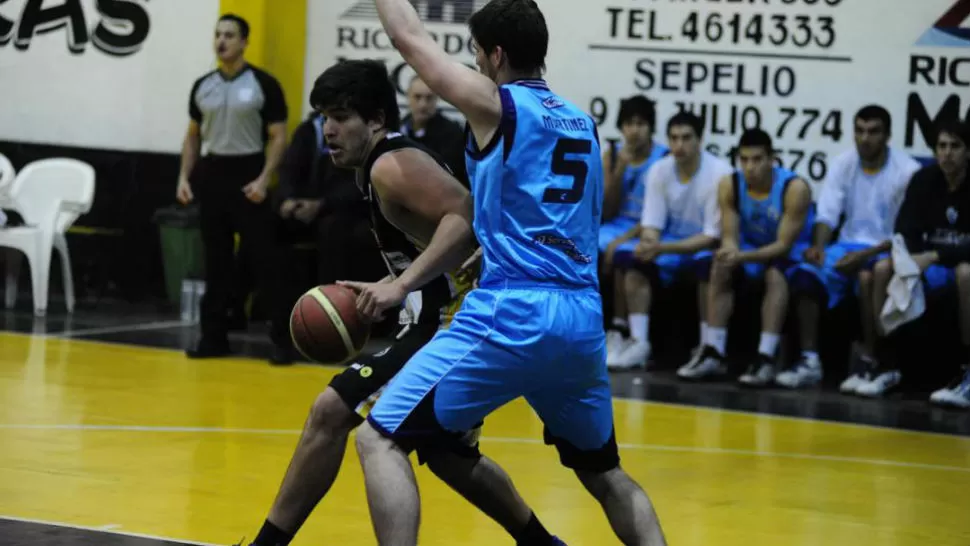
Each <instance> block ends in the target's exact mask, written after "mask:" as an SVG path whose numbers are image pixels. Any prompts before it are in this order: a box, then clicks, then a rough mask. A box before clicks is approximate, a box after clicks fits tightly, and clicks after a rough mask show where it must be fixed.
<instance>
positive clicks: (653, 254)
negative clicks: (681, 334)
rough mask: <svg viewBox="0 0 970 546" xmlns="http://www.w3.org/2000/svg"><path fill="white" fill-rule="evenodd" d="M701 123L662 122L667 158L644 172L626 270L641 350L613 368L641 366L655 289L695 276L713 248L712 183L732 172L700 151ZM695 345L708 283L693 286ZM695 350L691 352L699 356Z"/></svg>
mask: <svg viewBox="0 0 970 546" xmlns="http://www.w3.org/2000/svg"><path fill="white" fill-rule="evenodd" d="M703 134H704V123H703V122H702V121H701V119H700V118H699V117H697V116H696V115H694V114H691V113H689V112H679V113H677V114H675V115H674V116H673V117H671V118H670V120H669V121H668V122H667V145H668V146H670V155H668V156H667V157H664V158H663V159H661V160H660V161H657V162H656V163H655V164H654V165H653V166H652V167H651V168H650V170H649V172H648V173H647V181H646V186H647V188H646V198H645V199H644V201H643V211H642V212H641V216H640V233H639V238H640V241H639V243H637V246H636V248H635V249H634V251H633V263H632V265H631V267H629V268H628V269H627V271H626V277H625V279H624V282H625V284H626V294H627V306H628V309H629V310H630V334H631V335H632V337H633V339H634V340H636V343H637V344H639V346H641V347H643V346H645V347H646V351H642V352H634V350H633V349H629V350H627V352H626V353H625V354H624V355H623V357H624V358H623V359H622V360H620V361H613V362H611V364H612V366H611V367H612V368H613V369H625V368H631V367H634V366H643V365H644V361H645V360H646V357H647V356H648V355H649V348H650V344H649V335H650V309H651V306H652V304H653V291H654V289H655V287H663V286H669V285H670V284H671V283H672V282H673V281H674V279H676V278H677V277H678V276H681V275H689V276H690V277H692V278H693V277H695V273H696V265H697V262H696V257H697V254H698V253H699V252H701V251H703V250H709V249H712V248H714V246H715V245H716V244H717V239H718V236H719V234H720V228H719V225H718V222H719V220H718V211H717V183H718V181H719V180H721V179H722V178H724V177H725V176H728V175H729V174H730V173H731V170H732V169H731V165H730V164H729V163H728V162H727V161H724V160H723V159H720V158H718V157H717V156H715V155H713V154H711V153H710V152H707V151H705V150H703V149H701V135H703ZM697 305H698V308H699V315H700V318H701V320H700V323H701V324H700V340H701V343H700V346H701V347H702V346H703V345H704V344H705V343H706V341H707V337H708V336H707V334H708V325H707V281H706V280H701V281H700V282H698V286H697ZM699 349H700V347H698V349H697V350H695V351H694V353H695V355H700V350H699Z"/></svg>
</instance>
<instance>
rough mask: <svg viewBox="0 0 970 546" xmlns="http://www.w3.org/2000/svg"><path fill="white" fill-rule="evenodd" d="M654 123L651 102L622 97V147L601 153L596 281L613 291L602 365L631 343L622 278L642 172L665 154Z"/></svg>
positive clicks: (642, 189) (635, 237)
mask: <svg viewBox="0 0 970 546" xmlns="http://www.w3.org/2000/svg"><path fill="white" fill-rule="evenodd" d="M656 123H657V112H656V108H655V106H654V102H653V101H651V100H650V99H648V98H647V97H645V96H643V95H634V96H632V97H630V98H628V99H624V100H623V101H621V102H620V112H619V115H618V116H617V121H616V127H617V129H619V130H620V134H621V135H623V143H622V144H620V145H619V146H616V147H613V146H610V147H609V149H607V150H605V151H604V152H603V180H604V194H605V196H604V199H603V225H602V226H601V227H600V232H599V247H600V274H601V277H600V279H602V280H603V281H604V284H606V285H607V286H609V285H612V287H613V290H612V292H613V309H612V320H611V321H610V323H611V326H610V328H609V329H607V331H606V361H607V363H609V362H611V360H612V359H613V358H614V357H616V356H617V355H619V354H621V353H622V352H623V350H624V349H626V348H627V347H629V346H630V345H631V344H632V342H633V339H632V338H631V337H630V326H629V322H628V321H627V314H628V311H629V310H628V309H627V304H626V302H627V299H628V298H627V291H626V283H625V282H624V275H625V271H626V267H627V266H628V265H629V264H630V262H631V259H632V257H633V250H634V249H635V248H636V246H637V243H638V242H639V240H640V216H641V214H642V212H643V199H644V196H645V194H646V187H647V186H646V178H647V171H648V170H649V169H650V167H651V166H653V164H654V163H656V162H657V160H659V159H661V158H663V157H664V156H665V155H667V153H669V151H670V150H669V148H667V147H666V146H664V145H663V144H661V143H659V142H655V141H654V140H653V132H654V127H656Z"/></svg>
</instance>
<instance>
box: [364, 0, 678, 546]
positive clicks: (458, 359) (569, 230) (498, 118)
mask: <svg viewBox="0 0 970 546" xmlns="http://www.w3.org/2000/svg"><path fill="white" fill-rule="evenodd" d="M377 10H378V13H379V15H380V18H381V23H382V24H383V26H384V30H385V31H386V32H387V34H388V36H389V37H390V38H391V40H392V41H393V43H394V45H395V46H396V47H397V49H398V50H399V51H400V53H401V54H402V55H403V57H404V59H405V61H407V62H408V64H410V65H411V66H412V67H413V68H414V69H415V71H416V72H417V73H418V76H419V77H420V78H421V79H422V80H423V81H424V82H425V83H426V84H428V86H429V87H430V88H431V90H432V91H434V92H435V93H437V94H438V95H439V96H441V97H442V98H443V99H444V100H446V101H447V102H449V103H451V104H453V105H455V106H456V107H458V109H459V110H461V111H462V113H463V114H464V115H465V117H466V119H467V120H468V126H469V131H468V132H469V135H468V144H467V146H468V150H467V154H468V166H469V169H468V171H469V174H470V177H471V183H472V193H473V195H474V209H475V218H474V231H475V235H476V236H477V238H478V240H479V243H480V245H481V247H482V250H483V256H482V273H481V276H480V278H479V288H477V289H475V290H473V291H472V292H471V293H469V294H468V295H467V296H466V298H465V301H464V304H463V305H462V308H461V310H460V311H459V312H458V314H457V315H455V317H454V320H453V321H452V323H451V327H450V328H449V329H447V330H442V331H440V332H439V333H438V334H437V335H436V336H435V337H434V339H432V340H431V342H429V343H428V344H427V345H425V346H424V348H423V349H422V350H421V351H419V352H418V353H417V354H416V355H415V356H414V357H413V358H412V359H411V360H410V361H409V362H408V363H407V364H406V365H405V367H404V369H403V370H402V371H401V372H400V373H399V374H398V375H397V376H396V377H395V378H394V379H393V380H392V381H391V383H390V384H389V385H388V386H387V389H386V390H385V391H384V393H383V395H382V396H381V398H380V400H379V401H378V402H377V404H376V405H375V406H374V408H373V409H372V410H371V413H370V415H369V416H368V420H367V422H366V423H365V424H364V425H363V426H362V428H361V429H360V431H359V432H358V435H357V449H358V452H359V454H360V458H361V463H362V465H363V469H364V475H365V482H366V485H367V498H368V505H369V507H370V511H371V516H372V519H373V522H374V529H375V532H376V534H377V539H378V542H379V543H380V544H395V545H412V544H416V543H417V537H418V522H419V519H420V500H419V497H418V490H417V484H416V482H415V478H414V473H413V470H412V468H411V463H410V461H409V459H408V453H409V452H410V451H412V450H413V449H415V448H417V447H418V446H422V447H423V448H425V449H434V448H440V449H448V448H449V446H450V445H452V444H453V443H454V442H456V441H458V442H461V443H462V444H464V445H468V435H469V433H471V431H473V430H475V429H476V426H477V425H478V424H479V423H481V422H482V421H483V420H484V419H485V417H486V416H488V415H489V414H490V413H492V412H493V411H494V410H496V409H498V408H499V407H501V406H503V405H505V404H506V403H508V402H510V401H512V400H514V399H516V398H519V397H524V398H525V399H526V400H527V401H528V402H529V404H530V405H531V406H532V407H533V408H534V409H535V411H536V413H537V414H538V416H539V417H540V418H541V419H542V421H543V423H544V424H545V440H546V442H547V443H549V444H552V445H555V446H556V448H557V449H558V451H559V457H560V460H561V462H562V463H563V464H564V465H565V466H567V467H569V468H572V469H573V470H574V471H575V472H576V474H577V476H578V477H579V479H580V481H581V482H582V483H583V485H584V486H585V487H586V488H587V489H588V490H589V491H590V492H591V493H592V494H593V496H594V497H595V498H596V499H597V500H598V501H599V502H600V504H601V505H602V506H603V508H604V510H605V512H606V513H607V516H608V518H609V521H610V524H611V525H612V527H613V530H614V531H615V532H616V534H617V536H618V537H619V538H620V539H621V540H622V541H623V543H625V544H638V545H651V546H654V545H663V544H666V541H665V539H664V537H663V533H662V531H661V529H660V524H659V521H658V519H657V515H656V513H655V512H654V509H653V506H652V504H651V502H650V500H649V498H648V497H647V495H646V493H644V491H643V490H642V489H641V488H640V487H639V486H638V485H637V484H636V482H634V481H633V480H632V479H631V478H630V476H629V475H627V474H626V472H625V471H624V470H622V469H621V468H620V459H619V453H618V450H617V445H616V436H615V434H614V432H613V411H612V397H611V393H610V380H609V375H608V374H607V370H606V362H605V359H606V340H605V333H604V331H603V313H602V300H601V298H600V295H599V282H598V276H597V263H596V262H597V260H596V255H597V251H598V244H597V243H598V240H597V239H598V238H597V232H598V229H599V226H600V223H601V218H602V205H603V176H602V172H603V171H602V161H601V158H600V147H599V135H598V134H597V132H596V128H595V125H594V124H593V121H592V120H591V118H590V117H589V116H588V115H587V114H586V113H584V112H583V111H581V110H580V109H579V108H577V107H576V106H574V105H572V104H571V103H569V102H567V101H566V100H564V99H562V98H561V97H559V96H558V95H556V94H555V93H553V92H552V91H551V90H550V89H549V87H548V86H547V85H546V83H545V81H543V80H542V79H541V78H540V77H541V74H542V69H543V67H544V64H545V56H546V51H547V49H548V44H549V33H548V30H547V28H546V23H545V19H544V17H543V15H542V13H541V12H540V11H539V8H538V6H537V5H536V3H535V2H534V1H532V0H494V1H492V2H490V3H489V4H488V5H486V6H485V7H484V8H482V9H481V10H480V11H478V12H477V13H475V14H474V15H472V17H471V18H470V19H469V26H470V30H471V35H472V37H473V40H474V45H475V48H476V64H477V65H478V67H479V69H480V70H481V73H478V72H475V71H472V70H469V69H468V68H467V67H466V66H464V65H463V64H461V63H459V62H456V61H454V60H453V59H451V58H450V57H449V56H448V55H447V54H446V53H445V52H444V51H443V50H442V49H441V48H440V47H439V46H438V45H437V43H435V41H434V40H433V39H432V38H431V36H430V35H429V34H428V32H427V31H426V30H425V29H424V28H423V27H422V25H421V21H420V19H419V18H418V14H417V12H416V11H415V9H414V7H413V6H412V5H411V3H410V2H408V0H377ZM454 254H455V256H454V258H455V259H456V260H460V259H461V258H463V257H462V256H461V255H460V254H461V253H460V252H458V251H457V249H456V252H455V253H454ZM358 289H359V290H360V299H359V303H361V302H363V304H364V305H363V308H362V306H361V305H358V309H359V310H362V309H364V310H366V311H367V312H368V314H372V315H377V314H380V313H383V312H384V311H385V310H387V309H390V308H392V307H393V306H394V305H396V304H398V303H399V301H395V300H397V299H398V297H399V295H397V294H394V293H393V292H389V291H387V290H386V289H385V288H384V287H382V286H381V285H367V286H359V287H358ZM476 465H477V463H475V462H472V463H471V464H469V465H468V466H467V467H466V468H465V469H464V471H466V472H469V473H474V472H476ZM551 543H552V542H551Z"/></svg>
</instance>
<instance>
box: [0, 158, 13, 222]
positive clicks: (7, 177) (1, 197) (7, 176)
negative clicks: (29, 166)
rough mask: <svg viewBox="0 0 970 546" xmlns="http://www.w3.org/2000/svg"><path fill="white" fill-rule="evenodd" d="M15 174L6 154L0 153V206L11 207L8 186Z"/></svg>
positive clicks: (11, 183)
mask: <svg viewBox="0 0 970 546" xmlns="http://www.w3.org/2000/svg"><path fill="white" fill-rule="evenodd" d="M16 176H17V171H16V169H14V168H13V164H12V163H10V160H9V159H7V156H5V155H3V154H0V208H4V209H9V208H13V205H12V204H11V201H10V198H9V197H8V195H9V193H10V186H11V185H13V181H14V178H15V177H16Z"/></svg>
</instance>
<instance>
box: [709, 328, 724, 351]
mask: <svg viewBox="0 0 970 546" xmlns="http://www.w3.org/2000/svg"><path fill="white" fill-rule="evenodd" d="M707 344H708V345H710V346H711V347H714V350H715V351H717V353H718V354H719V355H721V356H724V353H725V352H726V351H727V328H715V327H713V326H708V327H707Z"/></svg>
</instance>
